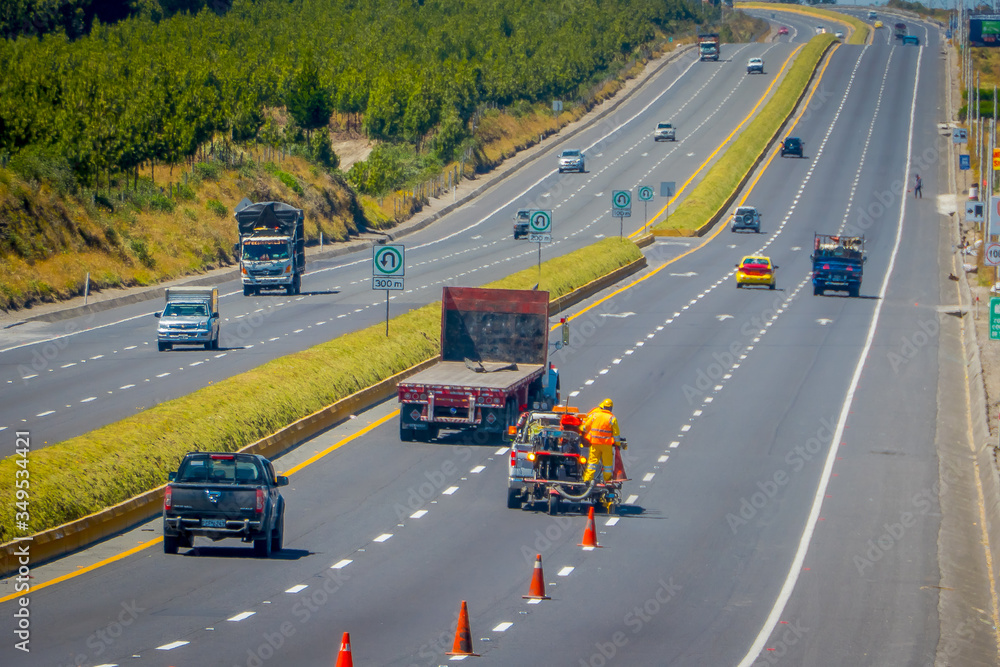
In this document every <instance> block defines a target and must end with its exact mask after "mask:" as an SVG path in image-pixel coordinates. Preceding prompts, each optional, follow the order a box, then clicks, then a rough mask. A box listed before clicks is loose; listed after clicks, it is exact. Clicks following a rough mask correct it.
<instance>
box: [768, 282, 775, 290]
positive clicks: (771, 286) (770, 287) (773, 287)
mask: <svg viewBox="0 0 1000 667" xmlns="http://www.w3.org/2000/svg"><path fill="white" fill-rule="evenodd" d="M767 287H768V289H772V290H773V289H775V288H776V287H777V285H776V284H774V283H771V284H770V285H768V286H767Z"/></svg>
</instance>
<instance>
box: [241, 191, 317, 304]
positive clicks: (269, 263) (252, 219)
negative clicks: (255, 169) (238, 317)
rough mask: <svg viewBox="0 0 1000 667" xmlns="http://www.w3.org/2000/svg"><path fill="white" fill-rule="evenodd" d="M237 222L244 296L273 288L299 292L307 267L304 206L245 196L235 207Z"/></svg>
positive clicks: (292, 292)
mask: <svg viewBox="0 0 1000 667" xmlns="http://www.w3.org/2000/svg"><path fill="white" fill-rule="evenodd" d="M236 222H237V228H238V231H239V237H240V240H239V243H238V244H237V250H238V253H239V258H240V274H241V276H242V279H243V296H250V295H253V294H260V292H261V291H262V290H273V289H281V290H284V291H285V293H286V294H299V293H300V292H301V289H302V274H303V273H305V267H306V251H305V238H304V235H305V226H304V216H303V212H302V210H301V209H298V208H295V207H293V206H289V205H288V204H284V203H282V202H262V203H257V204H251V203H250V202H249V201H248V200H245V199H244V200H243V201H242V202H240V204H239V206H237V208H236Z"/></svg>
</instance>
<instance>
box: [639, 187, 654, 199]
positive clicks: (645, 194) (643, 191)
mask: <svg viewBox="0 0 1000 667" xmlns="http://www.w3.org/2000/svg"><path fill="white" fill-rule="evenodd" d="M639 201H653V188H651V187H649V186H648V185H643V186H641V187H640V188H639Z"/></svg>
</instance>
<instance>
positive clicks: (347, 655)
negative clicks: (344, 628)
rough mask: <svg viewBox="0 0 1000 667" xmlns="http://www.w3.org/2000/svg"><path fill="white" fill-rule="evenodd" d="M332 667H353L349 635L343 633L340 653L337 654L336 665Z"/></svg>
mask: <svg viewBox="0 0 1000 667" xmlns="http://www.w3.org/2000/svg"><path fill="white" fill-rule="evenodd" d="M334 667H354V658H352V657H351V633H349V632H345V633H344V638H343V639H341V640H340V653H338V654H337V664H336V665H335V666H334Z"/></svg>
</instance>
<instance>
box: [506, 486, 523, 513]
mask: <svg viewBox="0 0 1000 667" xmlns="http://www.w3.org/2000/svg"><path fill="white" fill-rule="evenodd" d="M522 504H524V499H523V498H522V497H521V492H520V491H519V490H518V489H507V509H512V510H518V509H521V505H522Z"/></svg>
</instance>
